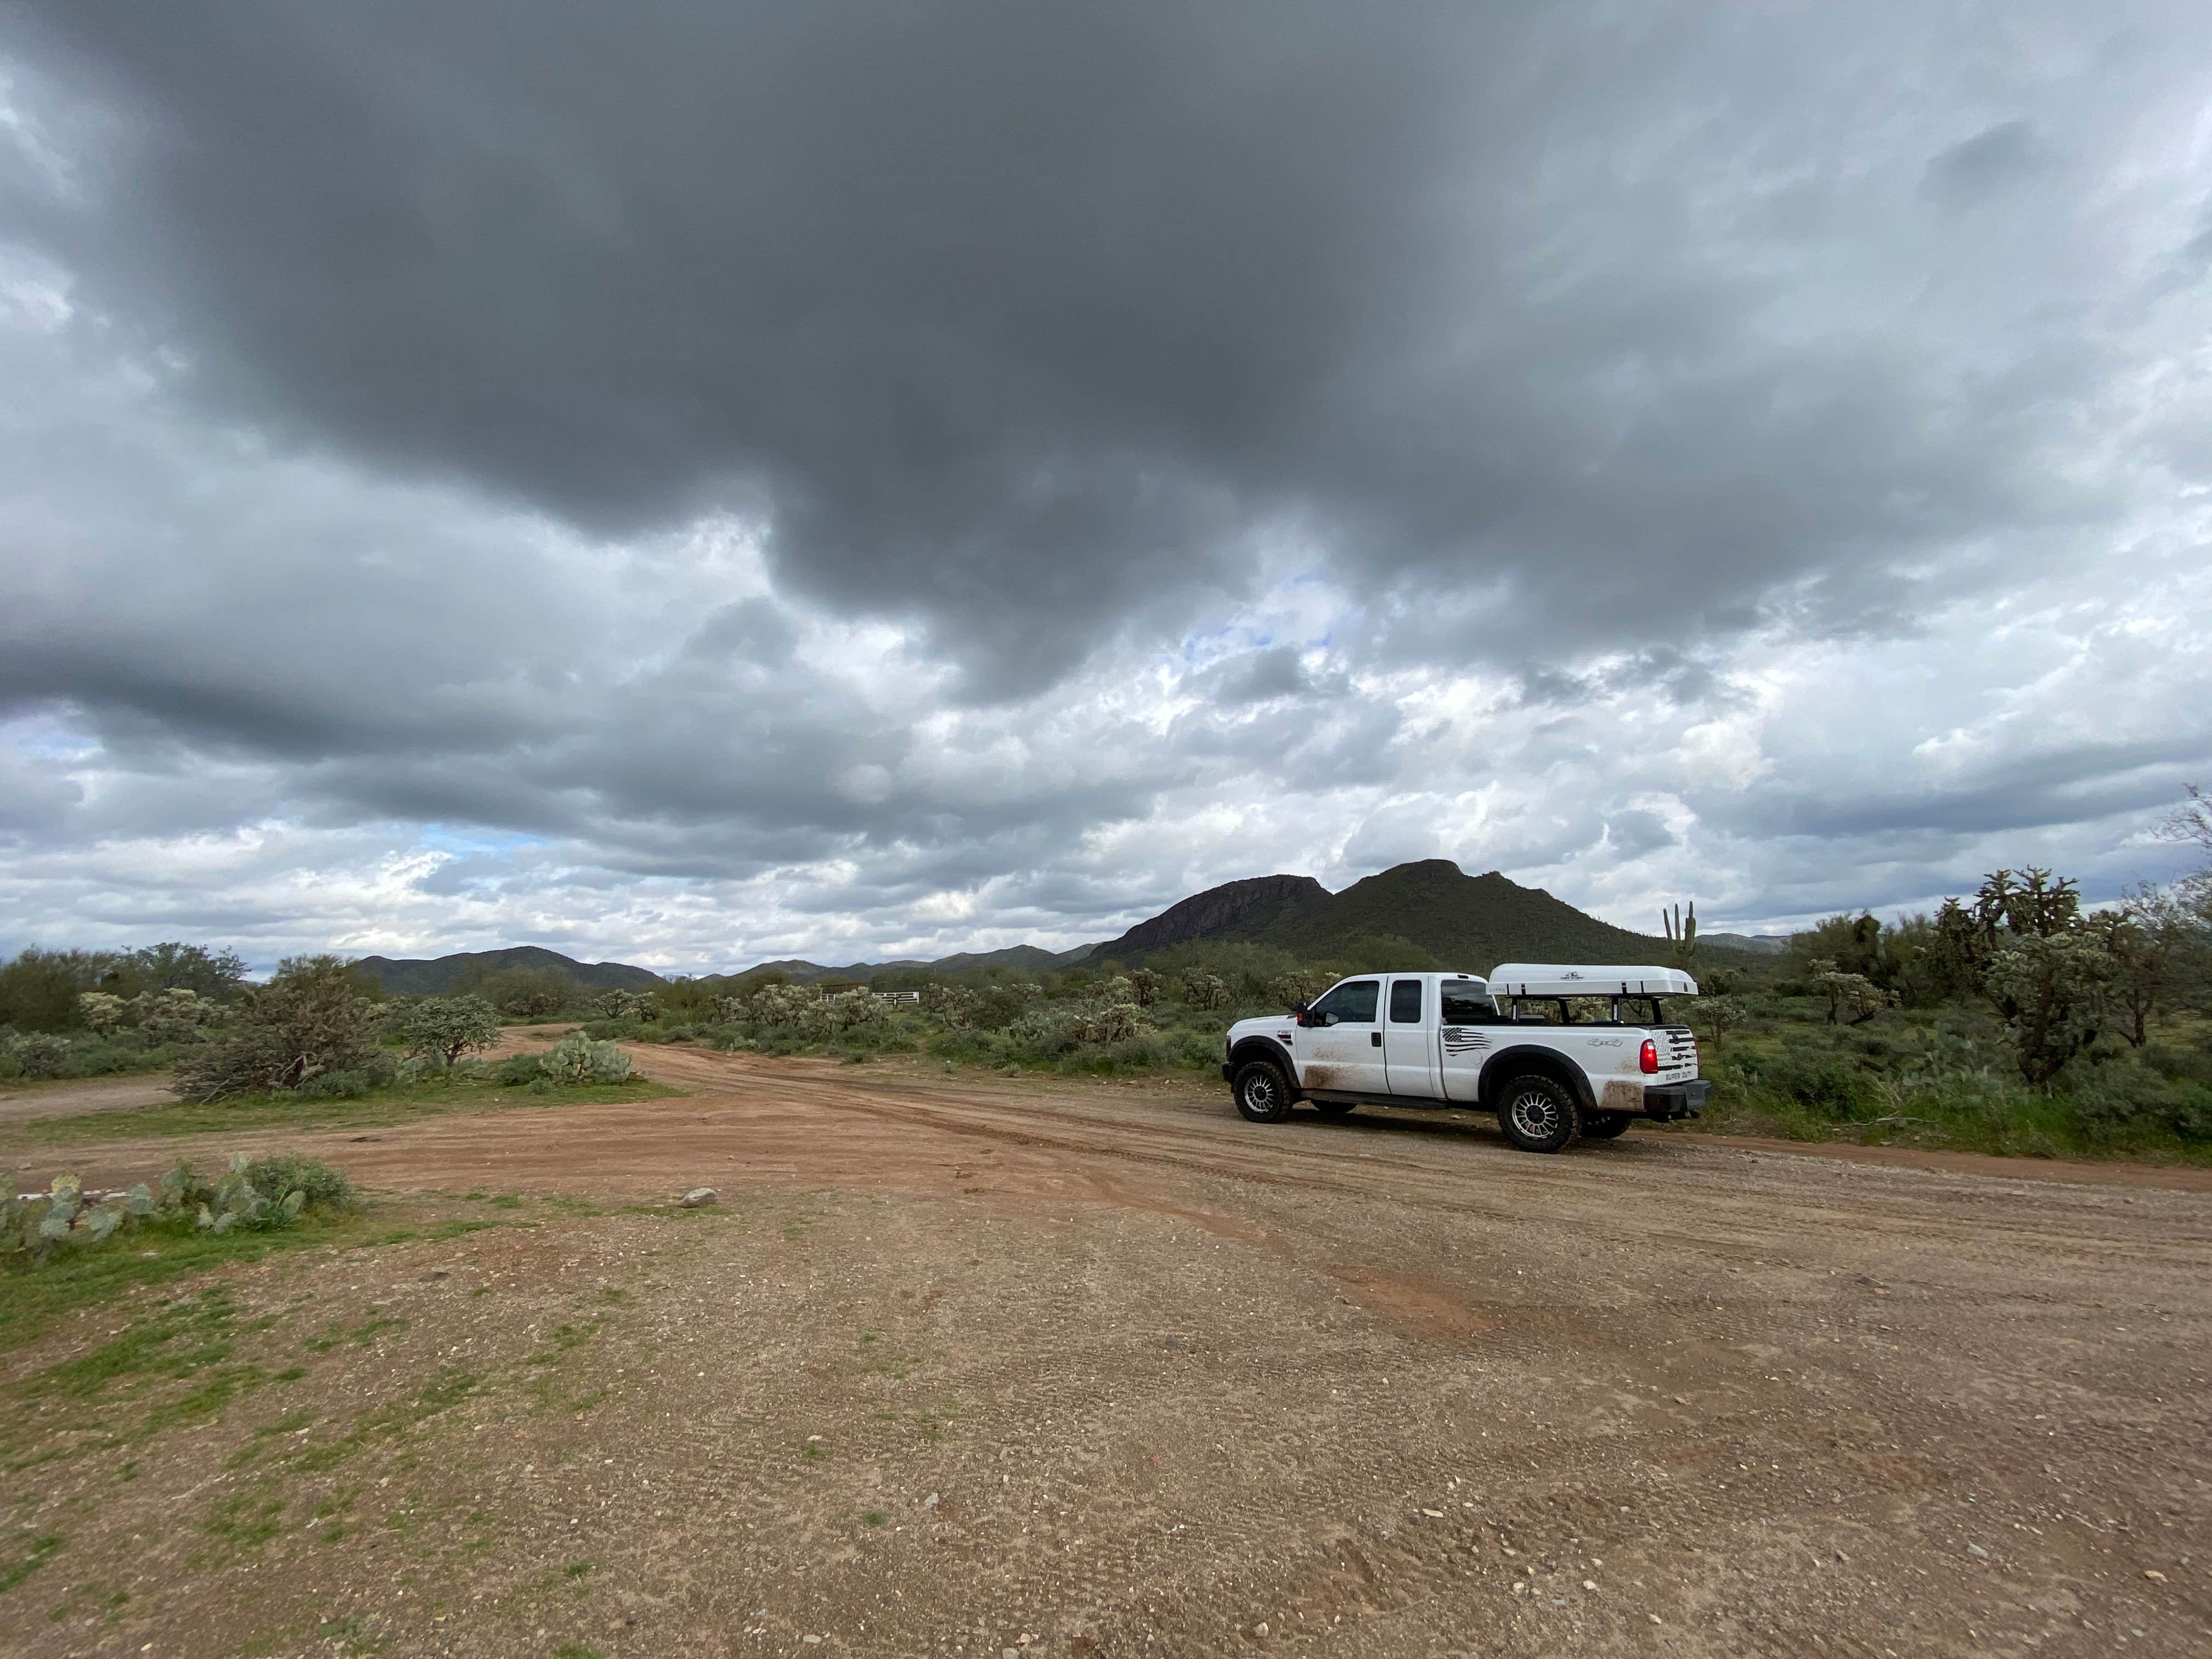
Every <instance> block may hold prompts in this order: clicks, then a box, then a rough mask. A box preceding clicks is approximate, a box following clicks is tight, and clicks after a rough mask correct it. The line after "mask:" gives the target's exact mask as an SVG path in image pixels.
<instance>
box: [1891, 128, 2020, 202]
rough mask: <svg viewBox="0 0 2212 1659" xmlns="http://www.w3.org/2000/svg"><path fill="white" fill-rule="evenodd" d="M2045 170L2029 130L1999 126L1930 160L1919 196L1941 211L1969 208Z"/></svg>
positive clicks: (1957, 144) (1963, 141) (1956, 144)
mask: <svg viewBox="0 0 2212 1659" xmlns="http://www.w3.org/2000/svg"><path fill="white" fill-rule="evenodd" d="M2044 165H2045V160H2044V155H2043V152H2042V147H2041V146H2040V145H2039V143H2037V141H2036V136H2035V128H2034V126H2033V124H2032V123H2030V122H2027V121H2000V122H1999V123H1998V124H1997V125H1995V126H1993V127H1991V128H1990V129H1989V130H1988V131H1984V132H1978V133H1976V134H1975V135H1974V136H1973V137H1971V138H1967V139H1964V140H1961V141H1960V143H1955V144H1954V145H1952V146H1951V148H1950V149H1947V150H1945V151H1943V152H1942V154H1941V155H1937V156H1936V157H1934V158H1933V159H1932V160H1930V161H1929V163H1928V172H1927V173H1926V175H1925V176H1924V177H1923V179H1921V182H1920V189H1921V193H1922V194H1923V195H1924V196H1926V197H1928V198H1929V200H1930V201H1935V202H1940V203H1942V204H1943V205H1944V206H1945V207H1951V208H1962V207H1972V206H1974V205H1976V204H1978V203H1980V202H1984V201H1986V200H1988V199H1989V198H1990V197H1992V196H1994V195H1996V194H1997V193H1998V192H1999V191H2003V190H2006V189H2008V188H2010V187H2011V186H2012V185H2017V184H2019V183H2021V181H2022V180H2024V179H2028V178H2030V177H2032V176H2033V175H2034V174H2035V173H2039V172H2040V171H2041V170H2042V169H2043V167H2044Z"/></svg>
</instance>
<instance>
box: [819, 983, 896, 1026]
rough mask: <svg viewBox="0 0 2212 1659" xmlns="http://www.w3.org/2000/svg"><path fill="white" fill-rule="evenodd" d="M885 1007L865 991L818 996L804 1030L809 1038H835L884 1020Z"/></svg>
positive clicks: (864, 989)
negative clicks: (856, 1028) (861, 1026)
mask: <svg viewBox="0 0 2212 1659" xmlns="http://www.w3.org/2000/svg"><path fill="white" fill-rule="evenodd" d="M883 1017H884V1004H882V1003H880V1002H878V1001H877V1000H875V999H874V998H873V997H872V996H870V995H869V994H868V993H867V991H866V988H865V987H864V988H862V989H860V990H854V991H839V992H837V993H836V994H834V995H832V996H826V997H817V999H816V1000H815V1001H814V1002H813V1004H812V1005H811V1006H810V1007H809V1008H808V1009H807V1010H806V1012H805V1018H803V1019H802V1020H801V1022H800V1029H801V1030H804V1031H805V1032H806V1034H807V1035H808V1036H814V1037H833V1036H837V1035H838V1034H839V1033H840V1032H843V1031H849V1030H852V1029H853V1028H854V1026H857V1025H869V1024H874V1023H875V1022H876V1021H878V1020H879V1019H881V1018H883Z"/></svg>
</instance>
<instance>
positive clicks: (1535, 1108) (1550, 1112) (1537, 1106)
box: [1498, 1072, 1582, 1152]
mask: <svg viewBox="0 0 2212 1659" xmlns="http://www.w3.org/2000/svg"><path fill="white" fill-rule="evenodd" d="M1581 1119H1582V1114H1581V1113H1579V1112H1577V1110H1576V1109H1575V1100H1574V1097H1573V1096H1572V1095H1571V1094H1569V1093H1568V1092H1567V1086H1566V1085H1565V1084H1564V1083H1561V1082H1560V1081H1559V1079H1556V1078H1548V1077H1546V1076H1545V1075H1544V1074H1543V1073H1541V1072H1524V1073H1522V1074H1521V1075H1520V1076H1519V1077H1516V1078H1512V1079H1509V1080H1508V1081H1507V1083H1506V1085H1505V1087H1504V1089H1503V1090H1502V1091H1500V1092H1499V1094H1498V1127H1499V1128H1501V1129H1503V1130H1504V1131H1505V1138H1506V1139H1508V1140H1510V1141H1511V1142H1512V1143H1513V1144H1514V1145H1515V1146H1518V1147H1519V1148H1520V1149H1521V1150H1522V1152H1565V1151H1566V1150H1567V1148H1568V1147H1570V1146H1573V1145H1574V1144H1575V1140H1576V1139H1577V1136H1579V1135H1580V1134H1581V1133H1582V1121H1581Z"/></svg>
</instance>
